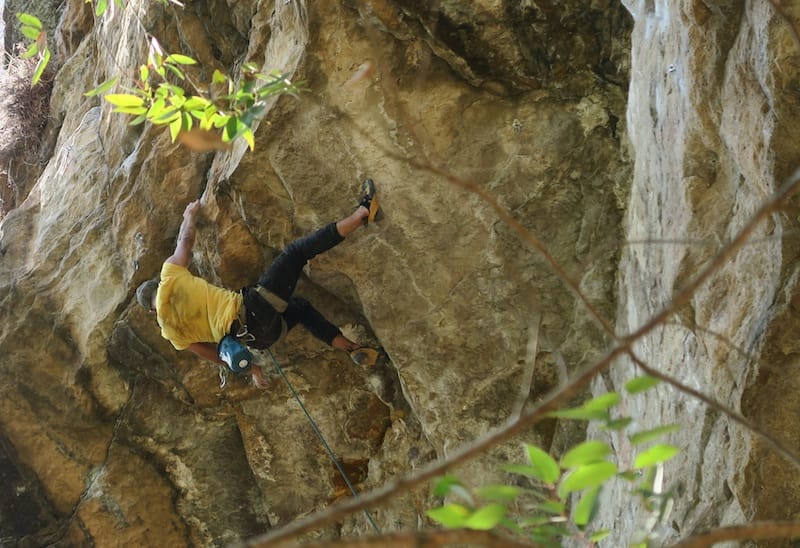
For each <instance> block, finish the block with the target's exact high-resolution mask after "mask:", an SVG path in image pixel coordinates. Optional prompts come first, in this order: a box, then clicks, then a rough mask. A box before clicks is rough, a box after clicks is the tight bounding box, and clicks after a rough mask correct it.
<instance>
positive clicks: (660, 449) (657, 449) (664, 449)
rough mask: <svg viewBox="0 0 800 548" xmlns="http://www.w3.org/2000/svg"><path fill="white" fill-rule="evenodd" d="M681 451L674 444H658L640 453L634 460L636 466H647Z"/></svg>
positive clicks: (660, 461) (665, 459) (663, 460)
mask: <svg viewBox="0 0 800 548" xmlns="http://www.w3.org/2000/svg"><path fill="white" fill-rule="evenodd" d="M679 452H680V449H678V448H677V447H675V446H674V445H669V444H665V443H662V444H658V445H654V446H653V447H651V448H649V449H647V450H645V451H644V452H642V453H639V454H638V455H637V456H636V460H634V461H633V466H634V468H647V467H650V466H654V465H656V464H659V463H662V462H665V461H668V460H669V459H671V458H672V457H674V456H675V455H677V454H678V453H679Z"/></svg>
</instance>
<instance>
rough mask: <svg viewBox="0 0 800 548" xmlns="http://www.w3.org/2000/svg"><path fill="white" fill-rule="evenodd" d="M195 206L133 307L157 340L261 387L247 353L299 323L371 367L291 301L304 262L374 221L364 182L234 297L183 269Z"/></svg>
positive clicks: (355, 347) (364, 355) (363, 353)
mask: <svg viewBox="0 0 800 548" xmlns="http://www.w3.org/2000/svg"><path fill="white" fill-rule="evenodd" d="M201 208H202V205H201V202H200V201H199V200H195V201H194V202H191V203H190V204H189V205H187V206H186V209H185V210H184V212H183V221H182V222H181V226H180V230H179V232H178V242H177V245H176V247H175V252H174V253H173V254H172V255H171V256H170V257H168V258H167V260H166V261H165V262H164V264H163V265H162V267H161V273H160V276H159V277H157V278H154V279H151V280H148V281H146V282H144V283H142V284H141V285H140V286H139V287H138V289H137V290H136V299H137V301H138V302H139V304H140V305H141V306H142V307H144V308H145V309H147V310H148V311H150V312H154V313H155V314H156V318H157V321H158V324H159V326H160V327H161V335H162V336H163V337H164V338H165V339H167V340H169V341H170V342H171V343H172V345H173V346H174V347H175V348H176V349H177V350H190V351H192V352H194V353H195V354H197V355H198V356H200V357H202V358H205V359H207V360H209V361H211V362H214V363H215V364H217V365H225V366H227V367H228V369H230V370H231V371H233V372H235V373H244V372H247V371H250V372H251V375H252V378H253V383H254V384H255V385H256V386H259V387H264V386H266V379H265V377H264V373H263V371H262V370H261V368H260V367H250V364H251V361H252V355H251V354H250V352H249V350H248V349H247V348H248V347H249V348H254V349H266V348H269V347H270V346H272V345H273V344H275V343H276V342H278V341H279V340H281V339H282V338H283V337H284V336H285V335H286V332H287V331H289V330H290V329H292V328H293V327H294V326H295V325H297V324H298V323H299V324H302V325H303V326H304V327H305V328H306V329H308V331H309V332H310V333H311V334H312V335H314V336H315V337H316V338H318V339H320V340H321V341H323V342H325V343H326V344H328V345H330V346H333V347H334V348H338V349H340V350H344V351H345V352H348V353H349V354H350V357H351V359H352V360H353V361H354V362H355V363H356V364H359V365H374V363H375V360H376V359H377V357H378V351H377V350H375V349H373V348H368V347H362V346H361V345H359V344H357V343H355V342H354V341H351V340H350V339H348V338H347V337H345V336H344V335H343V334H342V332H341V331H340V330H339V328H338V327H336V326H335V325H333V324H332V323H331V322H329V321H328V320H327V319H326V318H325V317H324V316H323V315H322V314H321V313H320V312H318V311H317V310H316V309H315V308H314V307H313V306H312V305H311V303H309V302H308V301H307V300H306V299H303V298H300V297H295V296H293V295H292V293H293V292H294V289H295V286H296V284H297V281H298V278H299V277H300V273H301V272H302V270H303V266H305V264H306V263H307V262H308V261H309V260H310V259H312V258H313V257H315V256H316V255H319V254H320V253H323V252H325V251H327V250H329V249H331V248H332V247H334V246H336V245H337V244H339V243H340V242H342V241H343V240H344V239H345V238H346V237H347V236H348V235H350V234H351V233H352V232H354V231H355V230H356V229H357V228H358V227H360V226H367V225H368V224H369V223H371V222H373V221H375V219H376V216H377V215H378V213H379V210H380V208H379V206H378V199H377V196H376V195H375V184H374V183H373V182H372V180H371V179H367V180H366V181H364V184H363V186H362V195H361V200H360V201H359V204H358V207H357V208H356V210H355V211H354V212H353V213H352V214H350V215H349V216H347V217H345V218H343V219H341V220H339V221H337V222H335V223H330V224H329V225H327V226H325V227H323V228H320V229H318V230H316V231H315V232H313V233H312V234H310V235H308V236H305V237H302V238H299V239H297V240H294V241H293V242H291V243H289V245H287V246H286V248H285V249H284V250H283V252H282V253H281V254H280V255H279V256H278V257H277V258H276V259H275V260H274V261H273V262H272V264H271V265H270V266H269V268H267V270H266V271H265V272H264V274H263V275H262V276H261V277H260V278H259V279H258V281H257V283H256V284H255V285H252V286H248V287H245V288H243V289H241V290H239V291H231V290H228V289H224V288H221V287H217V286H215V285H212V284H210V283H208V282H206V281H205V280H204V279H202V278H199V277H197V276H194V275H192V274H191V273H190V272H189V270H188V269H187V267H188V266H189V263H190V261H191V258H192V255H191V252H192V246H193V245H194V241H195V218H196V217H197V215H198V213H199V212H200V210H201Z"/></svg>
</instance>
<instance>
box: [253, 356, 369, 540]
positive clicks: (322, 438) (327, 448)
mask: <svg viewBox="0 0 800 548" xmlns="http://www.w3.org/2000/svg"><path fill="white" fill-rule="evenodd" d="M267 352H268V353H269V357H270V358H272V363H273V364H274V365H275V370H276V371H277V372H278V374H279V375H280V376H281V378H282V379H283V380H284V382H285V383H286V386H288V387H289V390H290V391H291V392H292V396H294V399H295V400H297V403H298V405H300V409H302V410H303V413H305V415H306V418H307V419H308V422H309V424H311V428H313V429H314V432H315V433H316V434H317V437H318V438H319V440H320V441H321V442H322V446H323V447H325V451H327V453H328V456H329V457H330V458H331V460H332V461H333V463H334V464H335V465H336V468H337V469H338V470H339V474H341V476H342V479H344V482H345V483H346V484H347V487H348V488H349V489H350V492H351V493H352V494H353V497H354V498H358V492H357V491H356V489H355V487H353V484H352V483H350V480H349V479H348V478H347V474H345V472H344V469H343V468H342V465H341V464H339V459H337V458H336V456H335V455H334V454H333V451H332V450H331V448H330V446H329V445H328V442H326V441H325V436H323V435H322V432H321V431H320V429H319V428H318V427H317V423H316V422H314V419H312V418H311V414H310V413H309V412H308V409H306V406H305V405H303V402H302V400H301V399H300V396H299V395H298V394H297V392H296V391H295V389H294V386H292V383H290V382H289V379H288V378H287V377H286V375H285V374H284V373H283V369H281V366H280V365H278V360H276V359H275V356H273V355H272V350H270V349H267ZM364 515H365V516H366V517H367V521H368V522H369V524H370V525H371V526H372V529H373V530H374V531H375V533H377V534H380V533H381V530H380V529H379V528H378V526H377V525H375V522H374V521H373V519H372V516H371V515H370V513H369V512H367V511H366V510H364Z"/></svg>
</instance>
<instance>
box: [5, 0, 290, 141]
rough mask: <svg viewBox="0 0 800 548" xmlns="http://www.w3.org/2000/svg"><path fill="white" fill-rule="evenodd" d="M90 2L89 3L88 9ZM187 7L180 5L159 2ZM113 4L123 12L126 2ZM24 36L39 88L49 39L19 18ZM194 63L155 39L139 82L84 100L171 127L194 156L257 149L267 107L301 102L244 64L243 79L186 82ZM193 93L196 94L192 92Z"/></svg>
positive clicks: (221, 76)
mask: <svg viewBox="0 0 800 548" xmlns="http://www.w3.org/2000/svg"><path fill="white" fill-rule="evenodd" d="M90 1H91V0H87V3H88V2H90ZM158 1H160V2H162V3H172V4H176V5H182V4H180V2H177V1H176V0H158ZM114 2H115V3H116V4H117V5H118V6H120V7H123V6H124V3H123V2H122V0H114ZM108 7H109V5H108V1H107V0H96V1H95V14H96V15H97V16H102V15H103V14H105V13H106V11H107V9H108ZM17 19H18V20H19V22H20V24H21V32H22V34H23V35H24V36H25V37H26V38H28V39H29V40H31V43H30V45H29V46H28V47H27V49H26V51H25V53H24V54H23V57H24V58H31V57H34V56H35V55H39V56H40V59H39V63H38V65H37V67H36V70H35V72H34V75H33V78H32V85H36V84H37V83H38V82H39V80H40V79H41V77H42V74H43V73H44V70H45V68H46V67H47V64H48V63H49V61H50V57H51V54H50V50H49V49H48V47H47V33H46V31H45V29H44V27H43V25H42V23H41V21H40V20H39V19H38V18H36V17H35V16H33V15H30V14H27V13H18V14H17ZM196 64H197V61H196V60H195V59H193V58H192V57H189V56H187V55H183V54H180V53H171V54H167V53H165V52H164V50H163V48H162V47H161V45H160V44H159V42H158V40H157V39H156V38H150V44H149V51H148V55H147V63H145V64H143V65H141V66H140V67H139V71H138V79H136V80H135V81H134V82H132V84H131V85H130V86H127V87H124V88H123V90H122V91H123V92H122V93H108V94H105V93H106V92H108V91H111V90H112V89H113V88H114V87H115V86H116V85H117V83H118V81H119V79H120V77H119V75H116V76H113V77H112V78H110V79H108V80H106V81H105V82H103V83H102V84H100V85H99V86H97V87H96V88H94V89H93V90H90V91H88V92H86V93H85V94H84V95H85V96H87V97H93V96H96V95H101V94H105V95H104V96H103V97H104V99H105V100H106V101H107V102H108V103H110V104H111V105H113V107H114V110H113V111H114V112H116V113H119V114H126V115H130V116H133V117H134V119H133V121H131V125H138V124H141V123H143V122H145V121H147V122H150V123H152V124H155V125H166V126H168V127H169V132H170V137H171V138H172V141H173V142H175V140H176V139H178V138H179V136H180V137H181V141H182V142H183V143H184V144H185V145H186V146H188V147H189V148H192V149H194V150H198V151H207V150H212V149H215V148H216V149H223V150H224V149H227V148H228V147H229V146H230V143H231V142H232V141H234V140H235V139H237V138H239V137H241V138H242V139H244V140H245V141H246V142H247V144H248V145H249V147H250V150H253V149H254V148H255V136H254V126H255V124H256V122H257V121H258V120H259V119H260V118H261V116H262V115H263V114H264V112H265V111H266V109H267V104H268V101H269V100H270V99H271V98H274V97H276V96H279V95H283V94H290V95H294V96H296V95H297V94H298V93H299V89H298V88H297V87H296V86H295V85H294V84H292V82H291V81H290V80H289V79H288V78H287V77H286V76H285V75H284V74H282V73H281V72H279V71H271V72H269V73H268V74H263V73H261V72H259V68H258V67H257V66H255V65H254V64H252V63H245V64H244V66H243V67H242V69H241V70H240V72H239V74H238V78H232V77H231V76H229V75H227V74H225V73H223V72H222V71H220V70H215V71H214V73H213V76H212V79H211V82H210V83H208V84H206V85H203V86H199V85H196V84H194V83H193V82H192V81H191V80H190V79H189V78H187V74H186V72H185V71H186V67H187V66H190V65H196ZM187 88H190V89H192V90H194V91H187Z"/></svg>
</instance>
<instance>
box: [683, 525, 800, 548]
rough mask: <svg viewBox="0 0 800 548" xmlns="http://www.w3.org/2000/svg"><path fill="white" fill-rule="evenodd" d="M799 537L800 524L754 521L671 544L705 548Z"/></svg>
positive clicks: (690, 547)
mask: <svg viewBox="0 0 800 548" xmlns="http://www.w3.org/2000/svg"><path fill="white" fill-rule="evenodd" d="M798 537H800V522H796V521H795V522H792V521H754V522H753V523H749V524H747V525H731V526H729V527H720V528H718V529H712V530H711V531H708V532H707V533H702V534H699V535H693V536H691V537H689V538H687V539H686V540H683V541H681V542H679V543H678V544H673V548H706V547H707V546H713V545H714V544H717V543H719V542H726V541H731V540H764V539H770V538H798Z"/></svg>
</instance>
